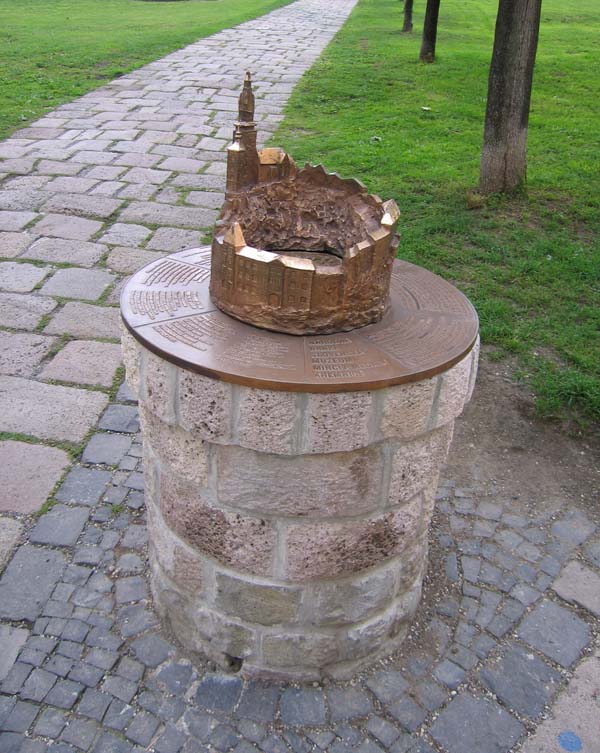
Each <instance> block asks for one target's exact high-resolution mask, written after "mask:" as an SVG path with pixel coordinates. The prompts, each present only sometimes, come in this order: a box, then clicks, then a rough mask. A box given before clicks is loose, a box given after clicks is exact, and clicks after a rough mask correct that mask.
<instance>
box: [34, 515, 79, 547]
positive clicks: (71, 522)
mask: <svg viewBox="0 0 600 753" xmlns="http://www.w3.org/2000/svg"><path fill="white" fill-rule="evenodd" d="M89 514H90V511H89V510H86V509H85V507H69V506H67V505H55V506H54V507H53V508H52V509H51V510H50V511H49V512H47V513H45V514H44V515H42V517H41V518H40V519H39V520H38V522H37V524H36V526H35V528H34V529H33V531H32V532H31V536H30V541H31V542H32V543H34V544H50V545H51V546H73V544H75V542H76V541H77V539H78V538H79V534H80V533H81V532H82V531H83V527H84V526H85V524H86V522H87V519H88V517H89Z"/></svg>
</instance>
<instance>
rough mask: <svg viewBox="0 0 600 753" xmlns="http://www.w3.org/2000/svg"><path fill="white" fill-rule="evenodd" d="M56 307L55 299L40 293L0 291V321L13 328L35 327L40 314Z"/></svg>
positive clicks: (29, 328) (42, 314)
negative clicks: (0, 313)
mask: <svg viewBox="0 0 600 753" xmlns="http://www.w3.org/2000/svg"><path fill="white" fill-rule="evenodd" d="M55 307H56V301H55V300H53V299H52V298H48V297H46V296H41V295H23V294H19V293H0V310H1V311H2V323H3V324H4V326H5V327H13V328H14V329H28V330H31V329H35V328H36V327H37V326H38V324H39V322H40V320H41V318H42V316H45V315H46V314H49V313H50V312H51V311H52V309H54V308H55Z"/></svg>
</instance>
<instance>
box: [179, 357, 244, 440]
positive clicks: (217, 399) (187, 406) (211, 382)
mask: <svg viewBox="0 0 600 753" xmlns="http://www.w3.org/2000/svg"><path fill="white" fill-rule="evenodd" d="M178 415H179V423H180V424H181V426H182V427H183V428H184V429H185V430H186V431H191V432H194V433H196V434H197V435H198V436H199V437H201V438H202V439H206V440H208V441H209V442H219V443H222V442H226V441H227V440H228V439H230V437H231V385H230V384H227V383H226V382H220V381H217V380H216V379H209V378H208V377H203V376H200V374H193V373H191V372H188V371H183V370H181V369H179V405H178Z"/></svg>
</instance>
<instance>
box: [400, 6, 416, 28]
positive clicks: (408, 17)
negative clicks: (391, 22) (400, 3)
mask: <svg viewBox="0 0 600 753" xmlns="http://www.w3.org/2000/svg"><path fill="white" fill-rule="evenodd" d="M412 11H413V0H404V25H403V26H402V31H412V27H413V23H412Z"/></svg>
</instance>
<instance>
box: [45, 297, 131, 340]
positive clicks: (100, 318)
mask: <svg viewBox="0 0 600 753" xmlns="http://www.w3.org/2000/svg"><path fill="white" fill-rule="evenodd" d="M44 332H49V333H51V334H57V335H62V334H63V333H68V334H70V335H73V336H75V337H106V338H112V339H114V340H119V339H120V337H121V332H120V329H119V311H118V309H115V308H112V307H110V306H94V305H93V304H91V303H81V302H79V301H69V302H68V303H66V304H65V305H64V306H63V307H62V309H61V310H60V311H59V312H58V313H56V314H55V315H54V316H53V317H52V319H51V321H50V322H49V323H48V325H47V326H46V328H45V329H44Z"/></svg>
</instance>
